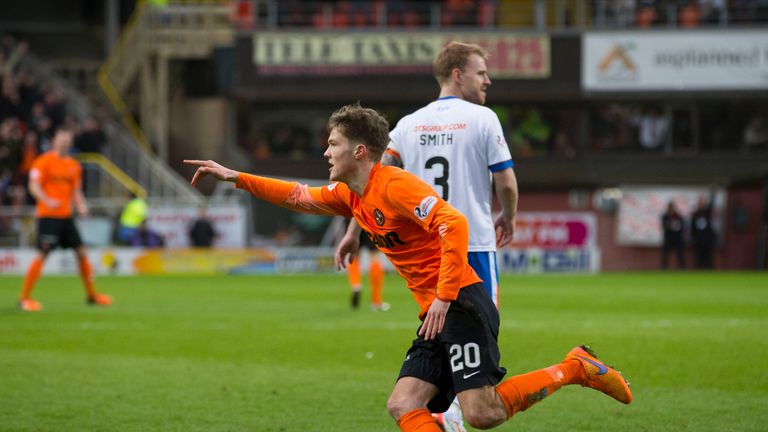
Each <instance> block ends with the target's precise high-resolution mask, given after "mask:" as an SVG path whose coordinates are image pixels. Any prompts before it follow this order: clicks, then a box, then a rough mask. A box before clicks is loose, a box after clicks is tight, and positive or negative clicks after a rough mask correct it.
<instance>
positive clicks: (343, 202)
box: [236, 164, 480, 318]
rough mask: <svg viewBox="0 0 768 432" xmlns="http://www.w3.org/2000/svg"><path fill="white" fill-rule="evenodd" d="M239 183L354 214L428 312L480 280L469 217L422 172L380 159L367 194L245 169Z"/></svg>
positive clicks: (272, 197) (289, 203)
mask: <svg viewBox="0 0 768 432" xmlns="http://www.w3.org/2000/svg"><path fill="white" fill-rule="evenodd" d="M236 187H238V188H241V189H244V190H247V191H249V192H251V193H252V194H253V195H255V196H256V197H258V198H261V199H264V200H266V201H269V202H272V203H274V204H277V205H280V206H283V207H288V208H291V209H293V210H298V211H303V212H306V213H315V214H327V215H341V216H345V217H354V218H355V220H356V221H357V223H358V224H359V225H360V226H361V227H362V229H363V230H364V231H365V232H366V233H367V235H368V237H369V238H370V239H371V241H372V242H373V243H374V244H375V245H376V246H377V247H378V248H379V250H381V251H382V252H383V253H384V254H385V255H386V256H387V258H389V260H390V261H391V262H392V264H393V265H394V267H395V269H396V270H397V272H398V273H400V275H401V276H402V277H403V278H404V279H405V280H406V285H407V286H408V288H409V289H410V290H411V293H412V294H413V297H414V298H415V299H416V301H417V302H418V304H419V307H420V309H421V310H420V313H419V317H422V318H423V317H424V315H425V314H426V313H427V310H428V309H429V306H430V305H431V304H432V301H433V300H434V298H435V297H436V296H437V297H439V298H440V299H442V300H454V299H456V297H457V296H458V293H459V289H461V288H462V287H465V286H467V285H471V284H473V283H477V282H480V278H479V277H478V276H477V275H476V274H475V272H474V270H472V267H470V266H469V264H468V263H467V245H468V242H469V229H468V225H467V221H466V218H464V216H463V215H462V214H461V213H459V212H458V211H457V210H456V209H454V208H453V207H452V206H451V205H450V204H448V203H447V202H445V201H443V200H442V199H441V198H440V197H438V196H437V194H436V193H435V191H434V190H433V189H432V188H431V187H430V186H429V185H428V184H426V183H424V182H423V181H422V180H420V179H419V178H418V177H416V176H414V175H413V174H410V173H408V172H406V171H403V170H401V169H400V168H396V167H391V166H382V165H381V164H376V165H375V166H374V168H373V170H372V171H371V176H370V178H369V180H368V185H367V186H366V188H365V191H364V192H363V195H362V196H358V195H357V194H355V193H353V192H352V191H350V190H349V188H348V187H347V186H346V185H345V184H343V183H334V184H331V185H328V186H324V187H308V186H306V185H301V184H298V183H294V182H285V181H282V180H275V179H269V178H265V177H259V176H253V175H250V174H243V173H241V174H240V176H238V178H237V182H236Z"/></svg>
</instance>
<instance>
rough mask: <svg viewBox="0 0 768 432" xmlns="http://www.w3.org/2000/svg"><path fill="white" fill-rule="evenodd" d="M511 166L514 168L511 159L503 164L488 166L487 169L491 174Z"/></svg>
mask: <svg viewBox="0 0 768 432" xmlns="http://www.w3.org/2000/svg"><path fill="white" fill-rule="evenodd" d="M513 166H515V163H514V162H513V161H512V159H509V160H505V161H504V162H499V163H497V164H493V165H491V166H489V167H488V169H490V170H491V172H499V171H503V170H505V169H507V168H512V167H513Z"/></svg>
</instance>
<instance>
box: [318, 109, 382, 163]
mask: <svg viewBox="0 0 768 432" xmlns="http://www.w3.org/2000/svg"><path fill="white" fill-rule="evenodd" d="M333 128H337V129H339V132H341V133H342V134H344V136H345V137H347V138H348V139H349V141H351V142H353V143H360V144H364V145H365V146H366V147H368V153H370V155H371V159H372V160H374V161H378V160H379V159H381V155H382V154H383V153H384V150H386V149H387V145H388V144H389V123H387V119H385V118H384V116H382V115H381V114H379V113H378V112H376V110H373V109H371V108H364V107H362V106H360V104H359V103H354V104H351V105H345V106H343V107H341V108H339V109H337V110H336V111H335V112H334V113H333V114H331V118H329V119H328V132H330V131H331V129H333Z"/></svg>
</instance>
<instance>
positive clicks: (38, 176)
mask: <svg viewBox="0 0 768 432" xmlns="http://www.w3.org/2000/svg"><path fill="white" fill-rule="evenodd" d="M44 174H45V159H43V158H37V159H35V160H34V162H32V167H31V168H30V169H29V178H30V179H32V180H35V181H38V182H42V181H43V175H44Z"/></svg>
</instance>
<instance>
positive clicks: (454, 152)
mask: <svg viewBox="0 0 768 432" xmlns="http://www.w3.org/2000/svg"><path fill="white" fill-rule="evenodd" d="M486 57H487V54H486V53H485V51H484V50H483V49H482V48H480V47H479V46H477V45H469V44H461V43H457V42H454V43H452V44H449V45H448V46H446V47H445V48H444V50H443V51H442V52H441V53H440V55H439V56H438V58H437V60H436V61H435V77H436V78H437V80H438V82H439V83H440V97H439V98H438V99H437V100H436V101H433V102H432V103H430V104H429V105H427V106H425V107H423V108H421V109H419V110H418V111H416V112H414V113H412V114H410V115H407V116H405V117H403V118H402V119H401V120H400V121H399V122H398V123H397V126H396V127H395V129H393V130H392V132H390V134H389V138H390V143H389V147H388V149H387V153H386V154H385V157H384V158H383V159H382V163H383V164H385V165H397V166H401V167H402V168H403V169H405V170H406V171H409V172H411V173H413V174H416V175H417V176H418V177H420V178H421V179H422V180H424V181H426V182H427V183H429V184H430V185H432V187H433V188H434V189H435V191H437V193H439V194H440V195H441V196H442V198H443V199H445V200H446V201H448V202H449V203H450V204H451V205H453V206H454V207H456V209H457V210H459V211H460V212H461V213H463V214H464V216H466V217H467V220H468V221H469V263H470V265H471V266H472V268H474V269H475V272H477V274H478V276H480V278H481V279H482V280H483V286H484V287H485V289H486V291H487V292H488V295H490V296H491V299H493V302H494V303H495V304H496V305H497V307H498V300H499V291H498V266H497V264H496V246H497V243H499V245H502V244H504V243H506V242H508V241H509V240H511V238H512V234H513V229H514V219H515V213H516V211H517V181H516V178H515V173H514V171H513V168H512V167H513V165H514V164H513V162H512V156H511V155H510V152H509V147H508V146H507V142H506V140H505V139H504V133H503V131H502V128H501V124H500V123H499V119H498V117H497V116H496V114H495V113H494V112H493V111H492V110H490V109H489V108H487V107H485V106H482V104H483V103H485V89H486V88H487V87H488V86H489V85H490V84H491V81H490V79H489V78H488V73H487V68H486V65H485V58H486ZM492 180H493V181H495V182H496V192H497V196H498V198H499V202H500V203H501V209H502V212H501V214H500V215H499V216H498V218H497V219H496V221H494V219H493V216H492V214H491V203H492V201H493V197H492V188H491V182H492ZM497 230H498V232H497ZM497 236H498V237H499V238H498V240H499V241H498V242H497Z"/></svg>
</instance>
